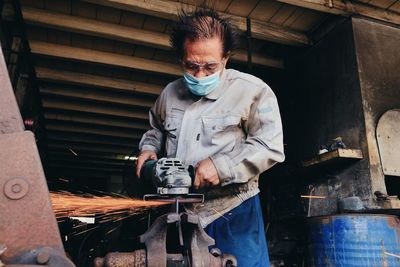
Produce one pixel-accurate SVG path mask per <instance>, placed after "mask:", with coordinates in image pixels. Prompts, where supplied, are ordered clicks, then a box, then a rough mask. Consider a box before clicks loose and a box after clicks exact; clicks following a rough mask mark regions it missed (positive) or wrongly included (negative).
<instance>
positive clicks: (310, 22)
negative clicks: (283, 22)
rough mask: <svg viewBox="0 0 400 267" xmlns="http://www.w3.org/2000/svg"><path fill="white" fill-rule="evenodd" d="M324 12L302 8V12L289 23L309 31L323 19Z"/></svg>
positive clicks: (296, 27) (294, 27) (291, 25)
mask: <svg viewBox="0 0 400 267" xmlns="http://www.w3.org/2000/svg"><path fill="white" fill-rule="evenodd" d="M325 16H326V14H324V13H321V12H315V11H314V10H310V9H303V12H302V14H300V16H299V17H297V18H296V19H295V20H294V21H293V22H292V23H291V24H290V27H292V28H293V29H298V30H302V31H307V30H308V31H309V30H310V29H315V28H316V27H317V25H319V24H320V23H321V22H322V21H323V20H324V19H325Z"/></svg>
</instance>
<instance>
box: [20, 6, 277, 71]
mask: <svg viewBox="0 0 400 267" xmlns="http://www.w3.org/2000/svg"><path fill="white" fill-rule="evenodd" d="M23 15H24V18H25V21H26V23H28V24H31V25H38V26H42V27H50V28H54V29H59V30H64V31H71V32H74V33H80V34H87V35H91V36H96V37H101V38H107V39H112V40H118V41H121V42H127V43H132V44H139V45H145V46H151V47H154V48H160V49H163V50H167V51H170V50H171V45H170V43H169V36H168V35H167V34H164V33H157V32H152V31H147V30H142V29H135V28H133V27H128V26H123V25H117V24H112V23H106V22H100V21H95V20H91V19H85V18H79V17H74V16H68V15H60V14H56V13H51V12H47V11H43V10H38V9H34V8H24V9H23ZM78 37H79V36H76V38H73V42H75V39H78V40H79V38H78ZM152 54H153V52H151V55H152ZM244 55H247V53H246V51H243V50H238V51H236V52H235V54H234V55H233V56H232V60H234V61H235V62H240V63H246V62H247V56H244ZM149 57H151V56H149ZM253 63H254V64H257V65H265V66H269V67H276V68H283V60H280V59H273V58H269V57H266V56H264V55H261V54H254V55H253Z"/></svg>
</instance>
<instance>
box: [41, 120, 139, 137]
mask: <svg viewBox="0 0 400 267" xmlns="http://www.w3.org/2000/svg"><path fill="white" fill-rule="evenodd" d="M46 129H48V130H53V131H63V132H66V133H87V134H95V135H101V136H110V137H122V138H130V139H138V140H139V139H140V138H142V134H138V133H137V131H132V130H126V129H121V128H117V127H97V126H93V125H90V124H82V123H59V122H57V121H48V123H46Z"/></svg>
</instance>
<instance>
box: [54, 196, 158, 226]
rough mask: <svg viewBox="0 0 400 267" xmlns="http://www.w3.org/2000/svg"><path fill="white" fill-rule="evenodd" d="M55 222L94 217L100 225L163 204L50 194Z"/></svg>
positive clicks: (116, 198) (114, 198) (108, 197)
mask: <svg viewBox="0 0 400 267" xmlns="http://www.w3.org/2000/svg"><path fill="white" fill-rule="evenodd" d="M50 198H51V202H52V206H53V210H54V213H55V215H56V218H57V220H59V221H62V220H64V218H65V217H72V216H74V217H85V216H86V217H88V216H96V218H97V219H98V220H99V222H100V223H103V222H110V221H115V220H117V219H121V218H122V219H123V218H127V217H130V216H132V215H134V214H139V213H142V212H143V211H145V210H148V209H149V208H153V207H157V206H161V205H165V203H164V202H158V201H144V200H139V199H132V198H126V197H122V196H94V195H89V194H85V195H74V194H72V193H69V192H50Z"/></svg>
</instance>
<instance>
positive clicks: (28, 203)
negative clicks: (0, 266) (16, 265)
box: [0, 132, 63, 262]
mask: <svg viewBox="0 0 400 267" xmlns="http://www.w3.org/2000/svg"><path fill="white" fill-rule="evenodd" d="M0 148H1V150H0V170H1V174H0V188H1V191H0V212H1V216H0V243H3V244H5V245H6V246H7V247H8V249H7V250H6V251H5V252H4V254H3V255H2V260H4V261H5V262H8V261H10V262H11V261H12V260H13V258H15V257H16V256H18V255H19V254H20V253H22V252H25V251H29V250H32V249H35V248H37V247H40V246H50V247H53V248H56V249H58V250H59V251H63V246H62V243H61V239H60V234H59V232H58V227H57V223H56V220H55V217H54V214H53V210H52V208H51V204H50V198H49V194H48V189H47V184H46V181H45V178H44V173H43V169H42V165H41V162H40V158H39V154H38V151H37V148H36V144H35V138H34V136H33V134H32V133H31V132H21V133H14V134H3V135H0Z"/></svg>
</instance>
